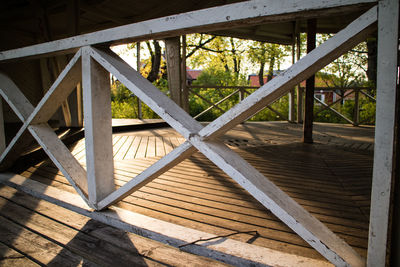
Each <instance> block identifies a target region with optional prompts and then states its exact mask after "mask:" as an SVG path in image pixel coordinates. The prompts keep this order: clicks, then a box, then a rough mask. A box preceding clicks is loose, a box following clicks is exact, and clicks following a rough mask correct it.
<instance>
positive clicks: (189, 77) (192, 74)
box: [186, 68, 203, 85]
mask: <svg viewBox="0 0 400 267" xmlns="http://www.w3.org/2000/svg"><path fill="white" fill-rule="evenodd" d="M202 71H203V70H192V69H189V68H186V81H187V84H188V85H191V84H192V83H193V81H195V80H197V78H198V77H199V76H200V74H201V72H202Z"/></svg>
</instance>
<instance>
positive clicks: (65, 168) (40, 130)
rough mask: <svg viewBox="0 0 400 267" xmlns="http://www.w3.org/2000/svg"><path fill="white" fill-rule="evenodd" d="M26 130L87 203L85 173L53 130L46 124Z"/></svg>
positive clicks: (31, 126) (32, 126)
mask: <svg viewBox="0 0 400 267" xmlns="http://www.w3.org/2000/svg"><path fill="white" fill-rule="evenodd" d="M28 130H29V132H30V133H31V134H32V136H33V137H34V138H35V139H36V141H37V142H38V143H39V144H40V145H41V147H42V148H43V150H44V151H45V152H46V154H47V155H48V156H49V157H50V159H51V160H52V161H53V163H54V164H55V165H56V166H57V168H58V169H59V170H60V171H61V172H62V173H63V174H64V176H65V178H67V180H68V181H69V182H70V184H71V185H72V186H73V187H74V188H75V190H76V191H77V192H78V194H79V195H80V196H81V197H82V198H83V200H85V201H86V203H88V199H87V194H88V183H87V179H86V171H85V170H84V169H83V167H82V166H81V165H80V163H79V162H78V161H77V160H76V159H75V158H74V156H73V155H72V154H71V152H70V151H69V150H68V148H67V147H66V146H65V145H64V144H63V142H62V141H61V140H60V139H59V138H58V136H57V135H56V134H55V133H54V131H53V129H51V127H50V126H49V125H48V124H47V123H41V124H36V125H30V126H29V127H28Z"/></svg>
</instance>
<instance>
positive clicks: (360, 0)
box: [0, 0, 376, 61]
mask: <svg viewBox="0 0 400 267" xmlns="http://www.w3.org/2000/svg"><path fill="white" fill-rule="evenodd" d="M375 2H376V0H331V1H329V2H321V1H317V0H306V1H301V4H300V1H292V0H282V1H279V2H276V1H272V0H269V1H249V2H241V3H237V4H231V5H225V6H218V7H214V8H208V9H203V10H199V11H193V12H187V13H182V14H179V15H173V16H167V17H163V18H159V19H152V20H148V21H144V22H139V23H133V24H129V25H125V26H119V27H115V28H111V29H106V30H102V31H98V32H94V33H88V34H83V35H79V36H75V37H71V38H66V39H61V40H57V41H52V42H48V43H43V44H37V45H33V46H28V47H24V48H18V49H13V50H8V51H3V52H0V61H6V60H11V59H18V58H25V57H34V56H42V55H52V54H55V53H58V54H60V53H71V52H73V51H77V50H78V49H79V48H80V47H82V46H87V45H96V44H105V43H106V44H117V43H124V42H132V41H140V40H147V39H157V38H166V37H172V36H178V35H182V34H187V33H195V32H200V31H210V30H212V31H215V30H221V29H226V28H232V27H235V26H246V25H257V24H261V23H266V22H274V21H282V20H295V19H296V18H299V17H302V18H306V17H318V16H322V15H324V16H325V15H329V14H335V13H338V12H343V10H344V9H345V10H352V9H354V6H355V5H363V4H373V3H375Z"/></svg>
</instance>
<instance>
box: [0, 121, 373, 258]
mask: <svg viewBox="0 0 400 267" xmlns="http://www.w3.org/2000/svg"><path fill="white" fill-rule="evenodd" d="M373 131H374V129H373V128H372V127H359V128H356V127H351V126H346V125H335V124H333V125H327V124H316V125H315V134H314V140H315V144H313V145H306V144H302V143H300V142H299V140H300V136H301V126H299V125H296V124H288V123H281V122H276V123H245V124H242V125H239V126H237V127H236V128H234V129H233V130H232V131H230V132H228V133H227V134H226V135H225V136H224V137H223V138H222V139H223V141H224V142H225V143H226V144H228V145H229V146H230V147H231V148H232V149H234V151H236V152H237V153H239V154H240V155H241V156H242V157H243V158H245V159H246V160H247V161H248V162H249V163H251V164H252V165H253V166H254V167H256V168H257V169H258V170H259V171H260V172H262V173H263V174H264V175H265V176H267V177H269V178H270V179H271V180H272V181H273V182H274V183H275V184H276V185H278V186H279V187H280V188H281V189H282V190H283V191H285V192H286V193H287V194H288V195H289V196H291V197H292V198H294V199H295V200H296V201H297V202H298V203H300V204H301V205H302V206H303V207H304V208H305V209H307V210H308V211H309V212H310V213H312V214H313V215H314V216H315V217H317V218H318V219H319V220H321V221H322V222H323V223H325V224H326V225H327V226H328V227H329V228H330V229H331V230H332V231H334V232H335V233H337V234H338V235H339V236H340V237H342V238H343V239H344V240H346V241H347V242H348V243H349V244H350V245H351V246H352V247H353V248H354V249H355V250H356V251H358V252H359V253H360V254H361V255H363V256H366V249H367V241H368V223H369V222H368V219H369V205H370V190H371V174H372V149H373ZM183 141H184V139H183V138H182V137H180V136H179V135H178V134H177V133H176V132H175V131H173V130H172V129H169V128H161V129H153V130H148V131H139V132H125V133H118V134H114V135H113V144H114V160H115V177H116V179H115V183H116V185H117V186H122V185H123V184H125V183H126V182H127V181H129V180H130V179H131V178H132V177H134V176H136V175H137V174H138V173H140V172H141V171H142V170H144V169H145V168H146V167H148V166H150V165H151V164H152V163H154V162H155V161H157V160H158V159H159V158H161V157H162V156H164V155H165V154H167V153H168V152H170V151H171V150H172V149H173V148H174V147H176V146H178V145H179V144H180V143H182V142H183ZM71 151H72V153H73V154H74V155H75V157H76V158H77V159H78V160H79V161H81V162H82V164H84V161H85V152H84V139H82V140H80V141H78V142H76V143H74V144H73V145H71ZM20 174H21V175H22V176H24V177H27V178H29V179H33V180H35V181H38V182H40V183H43V184H46V185H48V186H51V187H55V188H58V189H61V190H64V191H67V192H71V193H75V191H74V190H73V188H72V187H71V186H70V185H69V184H68V182H67V181H66V179H65V178H64V177H63V175H62V174H61V173H60V172H59V171H58V170H57V169H56V167H55V166H53V164H51V163H49V162H47V161H45V162H41V163H39V164H37V165H35V166H30V167H28V168H27V169H26V170H24V171H22V172H21V173H20ZM0 193H1V197H2V201H3V203H2V204H3V207H2V208H1V209H0V212H1V215H2V217H0V218H1V219H2V220H4V221H7V223H1V225H2V227H8V225H11V226H10V227H13V228H15V229H17V230H14V231H16V232H18V233H25V232H29V233H28V237H26V238H33V237H32V235H38V236H40V238H41V239H43V238H45V239H46V236H44V237H43V235H45V234H43V231H45V230H46V229H44V228H40V227H39V228H32V227H33V226H30V225H31V220H30V218H31V217H32V218H36V217H37V218H39V217H40V218H39V219H38V221H43V220H45V221H46V220H48V221H49V222H51V223H53V224H54V229H57V227H62V228H68V229H69V230H68V231H72V232H71V233H70V239H71V240H75V238H74V236H81V235H85V234H86V232H89V233H92V230H95V229H97V227H100V230H95V231H94V233H95V235H96V234H97V232H100V233H101V234H103V230H102V229H103V227H106V226H98V223H97V222H95V221H91V220H89V219H87V218H84V216H81V215H77V214H73V215H71V216H81V217H80V219H76V220H75V219H68V218H69V215H65V216H63V218H64V221H63V219H62V218H61V219H59V218H58V217H57V214H60V213H64V211H61V210H60V209H62V208H60V207H56V206H54V205H52V204H49V203H47V202H45V203H44V204H43V201H40V203H41V204H40V205H39V204H38V201H37V200H35V201H34V200H32V198H31V197H29V196H27V195H25V194H19V193H18V194H16V193H15V191H14V190H13V189H10V188H8V187H3V188H2V189H1V191H0ZM14 199H18V200H14ZM9 206H10V207H13V208H9ZM117 206H118V207H120V208H123V209H126V210H129V211H133V212H136V213H140V214H144V215H147V216H150V217H154V218H157V219H161V220H164V221H167V222H172V223H174V224H178V225H182V226H185V227H188V228H193V229H198V230H201V231H204V232H207V233H212V234H215V235H226V234H231V233H235V232H248V231H257V233H258V235H255V234H253V233H251V234H237V235H233V236H231V237H230V238H232V239H234V240H239V241H242V242H247V243H251V244H253V245H257V246H261V247H267V248H271V249H274V250H278V251H282V252H287V253H290V254H296V255H301V256H305V257H309V258H314V259H323V258H322V257H321V256H320V255H319V254H318V253H317V252H316V251H314V250H313V249H312V248H311V247H310V246H309V245H308V244H307V243H306V242H304V241H303V240H302V239H301V238H300V237H298V236H297V235H296V234H295V233H293V231H291V230H290V229H289V228H288V227H287V226H286V225H285V224H283V223H282V222H280V221H279V220H278V219H277V218H276V217H275V216H274V215H272V214H271V213H270V212H269V211H268V210H267V209H265V208H264V207H263V206H262V205H261V204H259V203H258V202H257V201H256V200H255V199H254V198H253V197H252V196H250V195H249V194H248V193H247V192H246V191H245V190H243V189H242V188H241V187H240V186H239V185H238V184H236V183H235V182H234V181H233V180H232V179H231V178H230V177H228V176H227V175H226V174H224V173H223V172H222V171H221V170H220V169H218V168H217V167H216V166H214V165H213V164H212V163H210V161H208V160H207V159H206V158H205V157H204V156H203V155H201V154H200V153H196V154H195V155H194V156H192V157H190V158H189V159H187V160H185V161H183V162H182V163H181V164H179V165H177V166H176V167H174V168H172V169H171V170H170V171H168V172H166V173H164V174H163V175H161V176H160V177H158V178H157V179H155V180H154V181H152V182H151V183H149V184H148V185H146V186H145V187H143V188H141V189H140V190H138V191H137V192H135V193H133V194H132V195H130V196H129V197H127V198H126V199H124V200H123V201H122V202H120V203H118V204H117ZM4 207H5V208H4ZM14 207H15V208H14ZM38 208H39V211H38ZM24 209H25V210H26V209H27V211H29V212H27V213H28V214H30V213H32V214H33V215H32V216H28V215H27V217H26V218H24V217H23V215H24V213H26V212H24ZM53 209H54V215H53V212H52V210H53ZM14 210H16V211H15V212H14ZM50 210H51V212H50ZM7 212H9V213H7ZM13 212H14V213H17V214H20V215H18V216H22V217H21V221H15V220H17V219H14V217H13V216H14V215H13ZM37 213H38V214H37ZM67 213H68V211H65V214H67ZM41 216H42V217H43V218H42V217H41ZM11 218H12V219H11ZM65 220H66V221H65ZM82 220H83V222H82ZM74 223H79V224H80V225H74ZM33 224H34V223H33ZM42 224H43V223H42ZM87 224H88V226H86V225H87ZM93 225H94V226H93ZM35 227H36V226H35ZM71 227H72V228H73V229H71ZM87 228H89V230H86V229H87ZM106 228H107V227H106ZM108 228H109V227H108ZM3 229H4V228H3ZM7 230H8V229H7ZM113 231H117V230H113ZM1 232H2V235H5V234H4V233H3V232H4V231H1ZM106 232H107V231H106ZM110 235H111V234H110ZM110 235H109V236H100V237H99V236H95V237H90V238H99V239H101V240H102V241H98V242H112V241H110V240H108V238H111V240H114V239H115V236H113V235H111V237H110ZM124 235H127V236H130V234H126V233H124ZM20 236H21V235H20ZM22 236H25V234H24V235H22ZM18 238H19V237H18ZM124 238H125V237H124ZM135 238H138V237H135ZM47 239H49V238H47ZM50 239H51V240H53V237H50ZM2 240H6V239H3V238H2ZM12 240H13V238H11V241H12ZM17 240H18V239H17ZM24 240H25V239H24ZM54 240H56V242H55V245H54V246H58V247H60V248H58V250H57V249H54V253H55V254H57V253H58V252H57V251H61V250H60V249H62V247H63V246H65V245H69V244H79V242H80V241H79V239H78V241H76V242H71V241H70V240H67V239H63V240H65V241H63V242H64V243H62V242H61V243H60V241H57V239H54ZM104 240H106V241H104ZM11 241H10V243H1V244H3V245H2V246H3V247H4V245H6V246H8V247H11V248H13V249H14V250H11V251H14V253H21V252H22V251H24V249H23V248H19V247H18V248H17V247H15V246H14V242H11ZM2 242H3V241H2ZM131 244H132V242H128V243H127V244H126V246H130V245H131ZM41 246H42V245H41ZM43 246H45V245H43ZM22 247H23V246H22ZM25 249H26V248H25ZM131 249H133V250H134V249H135V246H132V245H131ZM168 249H172V248H168ZM67 250H68V251H70V250H69V249H67ZM0 251H1V250H0ZM24 253H25V254H27V253H26V252H24ZM68 253H69V252H68ZM115 253H122V252H115ZM25 254H24V255H25ZM7 255H8V254H7ZM27 255H28V254H27ZM50 255H52V254H50ZM105 255H106V254H104V255H99V257H100V256H103V257H106V256H105ZM135 255H137V253H136V254H135ZM55 256H56V255H53V256H49V257H50V258H54V257H55ZM25 257H26V256H25ZM60 257H61V256H60ZM80 257H83V256H80ZM93 257H96V256H95V255H93ZM132 257H134V256H132ZM135 257H139V256H135ZM56 258H58V257H56ZM100 258H101V257H100ZM139 258H140V257H139ZM74 259H75V258H74ZM132 259H133V258H132ZM152 260H154V261H155V263H158V262H157V261H158V260H159V259H152V258H146V257H145V258H144V259H142V258H141V259H140V261H141V262H143V263H145V264H147V262H148V261H152ZM160 261H161V262H162V260H160ZM45 264H47V263H45ZM172 265H174V264H172Z"/></svg>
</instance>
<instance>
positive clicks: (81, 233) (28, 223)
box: [0, 187, 226, 266]
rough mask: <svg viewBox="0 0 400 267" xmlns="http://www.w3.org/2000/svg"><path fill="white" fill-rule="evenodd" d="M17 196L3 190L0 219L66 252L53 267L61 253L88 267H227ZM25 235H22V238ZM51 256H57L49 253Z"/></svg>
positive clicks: (7, 189) (53, 206) (27, 196)
mask: <svg viewBox="0 0 400 267" xmlns="http://www.w3.org/2000/svg"><path fill="white" fill-rule="evenodd" d="M15 193H16V192H15V190H14V189H12V188H9V187H2V188H0V206H1V207H2V208H1V209H0V214H1V215H0V219H1V218H2V217H1V216H3V217H4V216H11V215H12V216H13V220H14V221H15V222H16V224H17V225H23V227H22V228H23V229H22V231H24V229H30V231H31V232H37V233H40V236H42V237H43V238H44V239H46V240H49V241H50V242H57V244H59V245H60V246H61V247H62V248H63V249H62V250H61V252H59V251H57V253H58V254H57V255H56V256H55V257H54V258H53V259H52V260H51V261H50V263H53V262H54V263H57V262H58V263H59V259H60V258H62V257H61V256H62V255H63V254H62V253H64V251H67V252H69V253H71V255H73V256H81V257H82V263H84V264H86V263H88V266H90V265H91V263H92V262H94V263H95V264H96V266H159V265H162V266H165V265H167V266H188V265H192V266H226V265H225V264H223V263H220V262H217V261H214V260H211V259H207V258H204V257H199V256H195V255H192V254H189V253H185V252H183V251H180V250H178V249H176V248H172V247H169V246H167V245H164V244H161V243H158V242H156V241H152V240H149V239H146V238H143V237H140V236H137V235H134V234H132V233H127V232H124V231H122V230H119V229H116V228H113V227H110V226H107V225H104V224H102V223H100V222H97V221H94V220H91V219H90V218H87V217H85V216H83V215H80V214H77V213H75V212H72V211H69V210H66V209H64V208H61V207H58V206H56V205H54V204H51V203H48V202H46V201H39V200H37V199H34V198H33V197H31V196H29V195H26V194H18V196H17V197H16V195H15ZM0 230H1V227H0ZM1 233H2V232H0V234H1ZM24 235H25V233H22V237H24ZM18 238H19V237H18ZM50 256H54V255H51V253H50ZM72 258H73V257H72ZM49 259H50V257H49ZM0 263H1V262H0ZM45 264H47V263H45ZM61 266H65V263H64V264H63V265H61Z"/></svg>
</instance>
